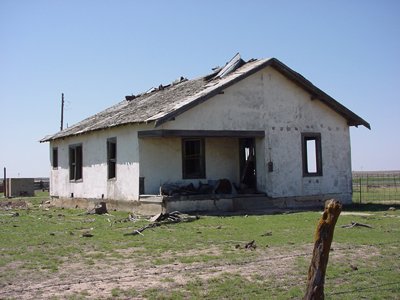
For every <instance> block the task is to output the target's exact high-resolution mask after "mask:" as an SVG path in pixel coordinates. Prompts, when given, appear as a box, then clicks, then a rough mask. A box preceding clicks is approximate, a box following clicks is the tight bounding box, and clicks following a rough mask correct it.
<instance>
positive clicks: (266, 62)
mask: <svg viewBox="0 0 400 300" xmlns="http://www.w3.org/2000/svg"><path fill="white" fill-rule="evenodd" d="M359 125H363V126H365V127H367V128H370V125H369V123H368V122H367V121H365V120H364V119H362V118H361V117H359V116H358V115H356V114H355V113H354V112H352V111H350V110H349V109H347V108H346V107H344V106H343V105H342V104H340V103H339V102H338V101H336V100H335V99H333V98H332V97H330V96H329V95H327V94H326V93H324V92H323V91H322V90H320V89H319V88H317V87H316V86H314V85H313V84H312V83H311V82H310V81H308V80H307V79H305V78H304V77H303V76H301V75H300V74H299V73H296V72H295V71H293V70H292V69H290V68H289V67H288V66H286V65H284V64H283V63H282V62H280V61H279V60H277V59H275V58H269V59H251V60H249V61H247V62H245V61H244V60H242V59H241V57H240V55H239V54H237V55H236V56H235V57H234V58H233V59H232V60H231V61H230V62H228V63H227V64H226V65H225V66H224V67H222V68H218V69H215V70H214V71H213V72H212V73H211V74H208V75H206V76H204V77H200V78H196V79H191V80H188V79H186V78H184V77H180V78H179V79H178V80H176V81H174V82H172V83H171V84H168V85H159V86H157V87H155V88H152V89H150V90H149V91H147V92H145V93H142V94H139V95H131V96H126V97H125V100H123V101H121V102H120V103H118V104H116V105H114V106H112V107H110V108H108V109H106V110H104V111H102V112H100V113H98V114H96V115H94V116H91V117H89V118H87V119H85V120H83V121H81V122H79V123H77V124H75V125H73V126H70V127H68V128H66V129H64V130H62V131H60V132H58V133H56V134H53V135H50V136H46V137H45V138H43V139H42V140H41V142H49V143H50V161H51V165H52V168H51V174H50V195H51V196H52V197H53V198H54V199H55V201H56V202H58V203H60V205H69V206H76V205H80V206H87V205H89V203H95V202H100V201H104V202H106V203H108V206H109V207H115V208H117V209H134V210H138V211H139V212H144V213H146V212H148V213H153V212H155V211H157V210H164V211H171V210H181V211H202V210H208V211H215V210H217V211H219V210H220V211H233V210H242V209H264V208H274V207H281V208H282V207H305V206H315V205H319V204H322V203H323V202H324V200H326V199H328V198H336V199H339V200H341V201H342V202H343V203H351V201H352V200H351V199H352V173H351V150H350V132H349V128H350V126H359Z"/></svg>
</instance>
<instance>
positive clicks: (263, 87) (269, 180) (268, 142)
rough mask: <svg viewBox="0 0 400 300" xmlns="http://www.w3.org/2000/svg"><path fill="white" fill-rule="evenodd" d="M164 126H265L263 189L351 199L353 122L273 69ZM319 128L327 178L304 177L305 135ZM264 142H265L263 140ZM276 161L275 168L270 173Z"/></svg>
mask: <svg viewBox="0 0 400 300" xmlns="http://www.w3.org/2000/svg"><path fill="white" fill-rule="evenodd" d="M161 127H162V128H163V129H193V130H199V129H203V130H207V129H209V130H264V131H265V135H266V136H265V139H261V140H258V141H257V143H256V148H257V182H258V188H259V190H261V191H264V192H266V193H267V194H268V195H270V196H272V197H292V196H307V195H317V194H335V193H341V194H343V201H350V199H349V197H350V194H351V161H350V137H349V127H348V125H347V121H346V120H345V119H344V118H343V117H341V116H340V115H338V114H337V113H335V112H334V111H333V110H331V109H330V108H328V107H327V106H326V105H324V104H323V103H321V102H320V101H319V100H318V99H315V100H311V97H310V95H309V94H308V93H307V92H305V91H304V90H303V89H301V88H300V87H298V86H297V85H295V84H294V83H293V82H291V81H289V80H288V79H286V78H285V77H284V76H282V75H281V74H280V73H279V72H277V71H275V70H274V69H272V68H267V69H264V70H262V71H260V72H258V73H256V74H253V75H251V76H249V77H248V78H246V79H244V80H242V81H240V82H238V83H236V84H235V85H233V86H231V87H229V88H227V89H226V90H225V91H224V94H220V95H217V96H215V97H214V98H212V99H209V100H207V101H206V102H204V103H202V104H200V105H198V106H196V107H194V108H193V109H191V110H189V111H187V112H185V113H183V114H182V115H179V116H178V117H176V119H175V120H174V121H170V122H167V123H165V124H163V125H162V126H161ZM306 132H318V133H320V134H321V141H322V163H323V176H318V177H303V173H302V152H301V133H306ZM260 141H261V143H260ZM270 159H271V161H272V162H273V165H274V170H273V172H268V171H267V170H268V168H267V163H268V161H269V160H270Z"/></svg>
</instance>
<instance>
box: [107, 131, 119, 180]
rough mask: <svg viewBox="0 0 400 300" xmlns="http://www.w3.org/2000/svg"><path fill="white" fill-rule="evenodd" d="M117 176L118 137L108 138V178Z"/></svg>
mask: <svg viewBox="0 0 400 300" xmlns="http://www.w3.org/2000/svg"><path fill="white" fill-rule="evenodd" d="M116 176H117V139H116V138H111V139H108V140H107V178H108V179H112V178H115V177H116Z"/></svg>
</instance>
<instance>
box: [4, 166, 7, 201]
mask: <svg viewBox="0 0 400 300" xmlns="http://www.w3.org/2000/svg"><path fill="white" fill-rule="evenodd" d="M3 193H4V198H7V169H6V167H4V179H3Z"/></svg>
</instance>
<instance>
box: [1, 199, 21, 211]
mask: <svg viewBox="0 0 400 300" xmlns="http://www.w3.org/2000/svg"><path fill="white" fill-rule="evenodd" d="M25 208H28V203H27V202H25V201H22V200H12V201H0V209H2V210H12V209H25Z"/></svg>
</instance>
